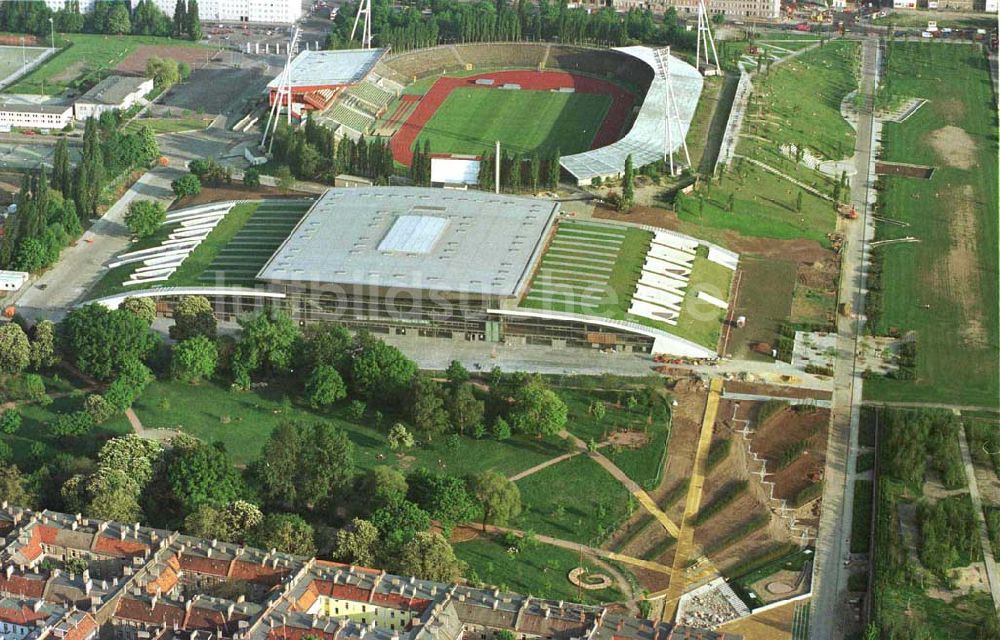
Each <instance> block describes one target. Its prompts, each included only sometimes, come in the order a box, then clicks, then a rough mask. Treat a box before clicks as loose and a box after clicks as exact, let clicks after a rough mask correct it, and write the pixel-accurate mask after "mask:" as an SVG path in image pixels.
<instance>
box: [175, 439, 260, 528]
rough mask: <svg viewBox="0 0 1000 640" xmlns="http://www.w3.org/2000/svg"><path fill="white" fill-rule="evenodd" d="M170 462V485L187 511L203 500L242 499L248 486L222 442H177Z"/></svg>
mask: <svg viewBox="0 0 1000 640" xmlns="http://www.w3.org/2000/svg"><path fill="white" fill-rule="evenodd" d="M171 454H172V455H171V459H170V461H169V462H168V463H167V468H166V479H167V486H168V488H169V490H170V493H171V494H172V496H173V498H174V499H175V500H176V501H177V503H178V504H179V505H180V507H181V509H182V510H183V512H184V513H185V514H187V513H191V512H192V511H194V510H195V509H197V508H198V507H200V506H201V505H203V504H227V503H229V502H233V501H235V500H239V499H241V498H242V497H243V496H244V495H245V494H246V487H245V486H244V485H243V480H242V478H241V477H240V474H239V471H237V469H236V467H234V466H233V462H232V460H230V459H229V455H228V454H227V453H226V449H225V447H224V446H223V445H222V443H216V444H214V445H208V444H204V443H202V442H198V441H197V440H195V441H194V442H189V443H185V445H184V446H182V447H177V446H175V447H174V449H173V450H172V451H171Z"/></svg>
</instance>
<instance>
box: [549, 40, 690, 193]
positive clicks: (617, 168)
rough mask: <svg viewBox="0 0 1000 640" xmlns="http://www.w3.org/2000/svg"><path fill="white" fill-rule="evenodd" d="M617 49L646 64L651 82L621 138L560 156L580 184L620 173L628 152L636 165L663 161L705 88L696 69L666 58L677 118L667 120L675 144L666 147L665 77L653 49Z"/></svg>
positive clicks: (677, 144) (680, 138) (687, 125)
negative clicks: (659, 71) (586, 149)
mask: <svg viewBox="0 0 1000 640" xmlns="http://www.w3.org/2000/svg"><path fill="white" fill-rule="evenodd" d="M616 51H619V52H621V53H624V54H626V55H628V56H631V57H632V58H634V59H635V60H636V61H638V62H639V63H641V64H644V65H647V66H648V67H649V70H650V72H651V74H652V81H651V82H650V84H649V88H648V89H647V90H646V97H645V99H644V100H643V102H642V106H641V107H640V108H639V112H638V114H636V117H635V120H634V121H633V123H632V126H631V128H630V129H629V131H628V132H627V133H626V134H625V135H624V136H622V138H621V139H620V140H618V141H616V142H614V143H612V144H610V145H607V146H604V147H600V148H598V149H591V150H590V151H585V152H583V153H577V154H573V155H570V156H564V157H563V158H562V159H561V164H562V167H563V169H565V170H566V171H567V172H569V174H570V175H572V176H573V178H574V179H575V180H576V182H577V184H580V185H587V184H590V183H591V181H593V180H594V178H607V177H613V176H617V175H619V174H620V173H621V172H622V168H623V167H624V166H625V159H626V158H627V157H628V156H629V155H631V156H632V162H633V163H634V164H635V166H637V167H642V166H644V165H647V164H651V163H653V162H656V161H657V160H662V159H663V157H664V155H665V154H666V153H669V152H676V151H677V150H678V149H679V148H680V146H681V144H682V141H683V140H684V139H685V138H686V137H687V133H688V129H689V128H690V127H691V120H692V119H693V118H694V112H695V109H696V108H697V106H698V99H699V98H700V97H701V91H702V88H703V87H704V83H705V81H704V79H703V78H702V77H701V74H700V73H699V72H698V70H697V69H695V68H694V67H693V66H691V65H689V64H687V63H686V62H684V61H683V60H680V59H679V58H676V57H674V56H670V57H669V62H668V64H669V70H670V83H671V84H672V86H673V93H674V98H675V100H676V102H677V110H678V112H679V116H680V117H679V119H678V120H674V121H670V122H669V126H670V127H672V129H673V130H672V132H671V133H672V140H674V146H673V148H672V149H668V148H667V135H666V134H667V132H666V130H665V128H664V127H665V125H666V123H667V122H668V119H667V117H666V115H667V114H666V111H667V80H666V78H665V77H663V76H661V75H660V74H658V73H656V72H655V69H656V61H655V59H654V50H653V49H651V48H649V47H623V48H620V49H616Z"/></svg>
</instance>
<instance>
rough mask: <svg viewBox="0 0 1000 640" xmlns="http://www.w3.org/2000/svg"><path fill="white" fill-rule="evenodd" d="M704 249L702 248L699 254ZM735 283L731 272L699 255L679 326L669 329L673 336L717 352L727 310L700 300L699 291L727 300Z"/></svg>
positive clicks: (689, 281)
mask: <svg viewBox="0 0 1000 640" xmlns="http://www.w3.org/2000/svg"><path fill="white" fill-rule="evenodd" d="M701 250H702V249H701V248H699V251H701ZM732 280H733V271H732V270H731V269H727V268H726V267H724V266H722V265H721V264H717V263H715V262H712V261H711V260H709V259H708V258H706V257H704V256H702V255H700V254H699V255H698V256H696V257H695V259H694V265H693V266H692V267H691V277H690V280H688V287H687V290H686V291H685V292H684V302H682V303H681V315H680V318H678V319H677V325H676V326H674V327H670V329H669V331H670V333H673V334H675V335H678V336H680V337H682V338H686V339H687V340H690V341H691V342H694V343H695V344H700V345H702V346H703V347H708V348H710V349H715V348H716V347H717V346H718V344H719V332H720V331H721V330H722V321H723V320H724V319H725V317H726V311H727V310H726V309H720V308H719V307H716V306H715V305H711V304H709V303H707V302H705V301H704V300H699V299H698V292H699V291H704V292H705V293H706V294H708V295H710V296H715V297H716V298H719V299H721V300H728V299H729V287H730V284H731V283H732ZM629 317H630V318H631V317H632V316H629Z"/></svg>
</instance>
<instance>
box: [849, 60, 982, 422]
mask: <svg viewBox="0 0 1000 640" xmlns="http://www.w3.org/2000/svg"><path fill="white" fill-rule="evenodd" d="M888 58H889V62H888V73H887V80H888V83H889V84H888V86H889V88H890V90H891V91H892V92H893V93H894V94H896V95H899V96H907V97H915V98H924V99H926V100H928V101H929V102H928V103H927V104H925V105H924V106H923V107H921V108H920V109H919V110H918V111H917V112H916V113H915V114H913V115H912V116H911V117H910V118H908V119H907V120H906V121H905V122H903V123H902V124H893V123H886V124H885V127H884V129H883V133H882V137H883V157H884V159H886V160H890V161H902V162H911V163H916V164H925V165H930V166H934V167H936V170H935V171H934V174H933V176H932V177H931V178H930V179H929V180H923V179H916V178H903V177H887V176H884V177H882V178H880V181H881V183H882V184H883V185H884V187H883V188H882V189H881V192H880V193H879V196H878V197H879V211H880V214H881V215H883V216H886V217H888V218H892V219H895V220H899V221H902V222H905V223H906V224H908V225H909V226H906V227H900V226H897V225H892V224H880V225H879V226H878V228H877V237H878V238H879V239H890V238H898V237H903V236H913V237H916V238H918V239H919V240H920V242H919V243H911V244H899V245H890V246H887V247H885V248H882V249H879V250H877V256H876V257H877V258H880V259H881V263H882V277H881V283H882V284H881V295H878V294H877V293H876V297H875V298H874V299H873V304H872V305H870V306H872V308H873V311H875V312H877V311H878V306H879V299H880V300H881V305H880V306H881V313H879V314H878V317H877V324H876V326H875V330H876V331H877V332H878V333H880V334H885V333H888V332H890V331H898V332H900V333H905V332H907V331H916V334H917V367H916V369H917V370H916V379H914V380H872V381H869V382H867V383H866V384H865V395H866V396H867V397H870V398H874V399H879V400H914V401H915V400H919V401H922V402H948V403H955V404H973V405H984V406H993V407H995V406H998V405H1000V381H998V375H997V361H998V359H1000V353H998V348H997V344H998V342H997V336H998V335H1000V324H998V316H997V313H998V302H997V285H998V282H997V281H998V270H997V254H998V252H1000V245H998V226H997V223H998V217H997V211H998V210H1000V202H998V198H997V184H998V183H997V181H998V174H997V114H996V111H995V109H994V106H993V105H994V102H993V99H994V98H993V91H992V87H991V86H990V78H989V68H988V65H987V61H986V58H985V57H984V56H983V55H982V53H981V52H980V50H979V47H976V46H972V45H959V44H950V43H899V42H897V43H895V44H893V45H891V47H890V51H889V54H888Z"/></svg>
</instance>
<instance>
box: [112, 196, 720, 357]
mask: <svg viewBox="0 0 1000 640" xmlns="http://www.w3.org/2000/svg"><path fill="white" fill-rule="evenodd" d="M247 206H252V207H254V208H253V210H252V211H251V212H250V213H249V215H247V214H246V213H242V212H241V213H236V212H237V211H244V210H242V209H240V207H247ZM169 215H170V218H168V221H167V224H168V225H175V227H176V231H174V232H173V233H171V234H170V236H171V237H169V238H168V239H165V240H164V241H163V244H162V245H161V246H160V247H154V248H150V249H144V250H141V251H138V252H131V253H130V254H124V255H123V256H120V257H119V259H118V260H117V261H116V262H115V263H114V264H113V266H114V267H116V268H126V267H127V268H128V269H129V271H128V273H127V274H125V273H123V274H122V276H121V277H122V279H123V282H122V286H121V287H120V290H119V292H118V293H116V294H115V295H112V296H108V297H104V298H102V299H100V300H99V302H101V303H103V304H106V305H108V306H111V307H116V306H117V305H118V304H119V303H120V302H121V301H122V300H123V299H124V298H125V297H128V296H139V297H147V296H148V297H155V298H158V299H159V300H160V302H161V311H163V312H165V313H169V310H170V308H171V304H172V302H174V301H176V300H177V299H179V297H181V296H183V295H190V294H199V295H205V296H208V297H210V298H212V299H213V300H214V301H215V302H216V304H217V308H218V309H219V312H220V315H222V316H224V317H225V316H229V317H235V316H236V315H237V314H238V313H239V312H240V311H242V310H248V309H251V308H254V306H255V305H259V304H261V301H263V300H267V301H269V302H270V303H272V304H277V305H279V306H281V307H283V308H285V309H286V310H287V311H288V312H289V313H290V314H291V315H292V317H293V318H295V319H296V320H298V321H300V322H302V323H315V322H337V323H341V324H343V325H345V326H347V327H349V328H351V329H365V330H368V331H371V332H373V333H381V334H390V333H392V334H400V335H403V334H409V335H416V336H422V337H429V338H441V339H447V340H460V341H472V342H486V343H504V344H509V345H544V346H554V347H582V348H602V349H609V348H610V349H614V350H617V351H626V352H633V353H663V354H671V355H676V356H683V357H691V358H713V357H715V356H716V355H717V353H718V346H719V339H720V333H721V329H722V327H723V325H724V322H725V321H726V318H727V314H728V309H729V297H730V287H731V282H732V280H733V274H734V271H735V269H736V266H737V262H738V260H739V256H738V255H737V254H734V253H732V252H730V251H728V250H725V249H723V248H721V247H718V246H716V245H713V244H710V243H706V242H703V241H700V240H697V239H695V238H692V237H689V236H685V235H683V234H679V233H675V232H671V231H665V230H662V229H655V228H652V227H643V226H638V225H623V224H616V223H609V222H603V221H596V220H578V219H574V218H572V217H569V216H565V215H562V214H560V212H559V203H557V202H553V201H550V200H542V199H537V198H524V197H518V196H509V195H498V194H492V193H487V192H481V191H461V190H451V189H429V188H418V187H369V188H354V189H330V190H328V191H327V192H326V193H325V194H324V195H322V196H321V197H319V198H318V199H316V200H315V201H312V202H310V201H309V200H291V201H280V200H270V201H268V200H265V201H262V202H260V203H253V204H252V205H248V204H247V203H242V204H237V203H235V202H229V203H214V204H212V205H201V206H199V207H195V208H193V209H189V210H178V211H175V212H171V213H170V214H169ZM234 215H239V216H244V217H242V218H241V219H240V223H241V224H242V227H241V228H240V229H239V231H237V232H236V233H235V235H234V236H232V237H231V238H230V239H229V241H228V242H227V243H226V244H225V246H223V247H221V249H220V248H218V247H216V248H215V249H212V250H211V251H216V253H210V254H209V255H206V254H204V253H201V254H200V257H199V258H197V259H195V260H193V261H191V262H192V263H201V264H204V265H207V266H204V267H202V268H201V270H200V271H198V272H197V273H192V272H191V270H190V269H189V268H187V267H185V262H186V261H187V260H188V258H189V257H190V256H191V254H192V253H194V252H197V251H200V249H199V245H200V244H201V242H202V241H203V240H204V239H205V238H207V237H208V235H209V234H211V233H212V229H213V228H214V226H215V225H217V224H218V223H219V222H220V221H221V220H222V219H224V218H226V216H234ZM214 244H215V243H214V242H212V243H206V245H214Z"/></svg>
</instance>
